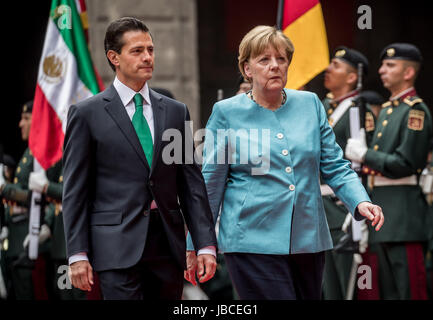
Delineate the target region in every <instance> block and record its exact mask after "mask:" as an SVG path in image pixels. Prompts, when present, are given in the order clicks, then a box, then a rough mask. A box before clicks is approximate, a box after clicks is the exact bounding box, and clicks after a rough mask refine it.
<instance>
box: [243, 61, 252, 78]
mask: <svg viewBox="0 0 433 320" xmlns="http://www.w3.org/2000/svg"><path fill="white" fill-rule="evenodd" d="M244 72H245V75H246V76H247V77H248V79H251V76H252V74H251V69H250V65H249V64H248V62H245V63H244Z"/></svg>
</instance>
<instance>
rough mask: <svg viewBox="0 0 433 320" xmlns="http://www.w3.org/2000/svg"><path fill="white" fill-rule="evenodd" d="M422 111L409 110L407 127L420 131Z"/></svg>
mask: <svg viewBox="0 0 433 320" xmlns="http://www.w3.org/2000/svg"><path fill="white" fill-rule="evenodd" d="M424 116H425V113H424V111H420V110H410V111H409V119H408V120H407V127H408V128H409V129H411V130H415V131H421V130H422V129H423V128H424Z"/></svg>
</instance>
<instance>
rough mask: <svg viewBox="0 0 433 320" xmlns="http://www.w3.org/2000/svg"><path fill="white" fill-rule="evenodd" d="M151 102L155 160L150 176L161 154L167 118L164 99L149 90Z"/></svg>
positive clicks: (153, 160)
mask: <svg viewBox="0 0 433 320" xmlns="http://www.w3.org/2000/svg"><path fill="white" fill-rule="evenodd" d="M149 95H150V102H151V104H152V111H153V125H154V143H153V159H152V168H151V170H150V174H152V171H153V170H154V168H155V166H156V164H157V159H158V157H159V153H160V152H161V140H162V134H163V132H164V129H165V116H166V108H167V107H166V105H165V104H164V102H163V101H162V97H161V96H160V95H159V94H158V93H156V92H155V91H153V90H152V89H149Z"/></svg>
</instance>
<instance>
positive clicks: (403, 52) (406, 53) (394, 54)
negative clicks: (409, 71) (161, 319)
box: [380, 43, 422, 63]
mask: <svg viewBox="0 0 433 320" xmlns="http://www.w3.org/2000/svg"><path fill="white" fill-rule="evenodd" d="M385 59H400V60H410V61H415V62H420V63H421V62H422V55H421V52H420V51H419V49H418V48H417V47H416V46H414V45H413V44H410V43H392V44H390V45H388V46H386V47H385V49H383V50H382V53H381V54H380V60H385Z"/></svg>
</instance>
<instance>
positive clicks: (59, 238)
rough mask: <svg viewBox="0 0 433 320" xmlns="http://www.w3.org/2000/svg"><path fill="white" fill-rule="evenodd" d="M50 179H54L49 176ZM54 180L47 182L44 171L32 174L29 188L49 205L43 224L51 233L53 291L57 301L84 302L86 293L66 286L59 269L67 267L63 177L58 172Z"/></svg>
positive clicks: (62, 272)
mask: <svg viewBox="0 0 433 320" xmlns="http://www.w3.org/2000/svg"><path fill="white" fill-rule="evenodd" d="M51 178H54V177H53V176H51ZM55 178H56V180H54V179H52V180H49V179H48V177H47V174H46V173H45V171H39V172H32V173H31V174H30V178H29V188H30V189H31V190H33V191H37V192H40V193H42V194H43V195H45V198H46V201H47V202H48V203H49V205H47V207H46V211H45V218H44V223H45V225H47V226H48V228H49V229H50V233H51V248H50V256H51V259H52V260H53V270H52V271H51V272H52V273H53V275H54V277H53V284H52V285H53V289H54V293H55V297H56V298H57V299H59V300H85V299H86V292H85V291H82V290H79V289H76V288H74V287H72V286H69V285H68V282H67V280H66V277H65V275H66V273H65V270H63V269H62V268H61V267H62V266H65V267H67V266H68V261H67V256H66V242H65V231H64V228H63V214H62V192H63V175H62V172H61V171H60V172H58V175H57V176H56V177H55Z"/></svg>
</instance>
